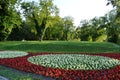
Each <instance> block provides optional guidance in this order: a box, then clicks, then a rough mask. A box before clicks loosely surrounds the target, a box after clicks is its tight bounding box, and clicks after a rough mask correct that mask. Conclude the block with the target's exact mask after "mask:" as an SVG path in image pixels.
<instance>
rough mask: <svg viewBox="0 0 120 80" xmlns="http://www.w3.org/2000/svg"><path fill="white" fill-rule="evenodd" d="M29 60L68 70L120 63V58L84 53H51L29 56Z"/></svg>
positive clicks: (107, 67) (111, 65)
mask: <svg viewBox="0 0 120 80" xmlns="http://www.w3.org/2000/svg"><path fill="white" fill-rule="evenodd" d="M28 61H29V62H31V63H33V64H37V65H42V66H45V67H51V68H60V69H67V70H100V69H109V68H112V67H114V66H117V65H120V60H117V59H113V58H109V57H103V56H92V55H82V54H50V55H38V56H32V57H30V58H28Z"/></svg>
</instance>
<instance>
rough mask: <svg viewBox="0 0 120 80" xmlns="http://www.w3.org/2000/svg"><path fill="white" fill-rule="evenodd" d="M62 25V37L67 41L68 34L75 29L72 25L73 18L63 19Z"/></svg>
mask: <svg viewBox="0 0 120 80" xmlns="http://www.w3.org/2000/svg"><path fill="white" fill-rule="evenodd" d="M63 23H64V36H65V39H66V40H68V34H70V33H71V32H72V31H73V30H74V28H75V27H74V25H73V17H71V16H66V17H64V18H63Z"/></svg>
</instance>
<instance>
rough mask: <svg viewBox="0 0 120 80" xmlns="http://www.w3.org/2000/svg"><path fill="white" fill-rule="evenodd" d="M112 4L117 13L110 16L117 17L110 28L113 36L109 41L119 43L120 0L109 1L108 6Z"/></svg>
mask: <svg viewBox="0 0 120 80" xmlns="http://www.w3.org/2000/svg"><path fill="white" fill-rule="evenodd" d="M109 4H112V5H113V7H114V9H115V11H114V14H112V15H111V14H110V15H111V16H114V15H115V18H113V19H112V21H111V23H110V25H109V26H111V27H109V32H110V31H111V33H112V34H111V36H109V39H108V41H110V42H114V43H117V42H118V39H119V38H120V37H119V35H120V26H119V25H120V0H108V4H107V5H109Z"/></svg>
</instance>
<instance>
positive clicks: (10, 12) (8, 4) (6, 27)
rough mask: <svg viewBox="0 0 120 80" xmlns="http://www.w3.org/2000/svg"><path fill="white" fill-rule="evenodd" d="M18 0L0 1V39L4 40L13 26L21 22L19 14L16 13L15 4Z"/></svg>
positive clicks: (17, 25)
mask: <svg viewBox="0 0 120 80" xmlns="http://www.w3.org/2000/svg"><path fill="white" fill-rule="evenodd" d="M18 2H19V0H8V1H6V0H2V1H0V6H1V8H0V35H1V36H0V41H1V40H6V39H7V37H8V35H9V34H10V33H11V31H12V28H13V27H19V25H20V23H21V19H20V15H19V13H17V10H16V9H17V8H15V5H17V3H18Z"/></svg>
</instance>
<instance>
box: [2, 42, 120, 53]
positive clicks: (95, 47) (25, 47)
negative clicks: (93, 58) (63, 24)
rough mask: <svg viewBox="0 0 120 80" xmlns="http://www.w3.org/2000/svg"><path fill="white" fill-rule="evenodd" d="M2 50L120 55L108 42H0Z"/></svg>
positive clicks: (118, 48)
mask: <svg viewBox="0 0 120 80" xmlns="http://www.w3.org/2000/svg"><path fill="white" fill-rule="evenodd" d="M0 50H20V51H26V52H87V53H102V52H103V53H112V52H117V53H119V52H120V46H119V45H116V44H113V43H107V42H102V43H100V42H75V41H43V42H39V41H25V42H22V41H18V42H17V41H13V42H0Z"/></svg>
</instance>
